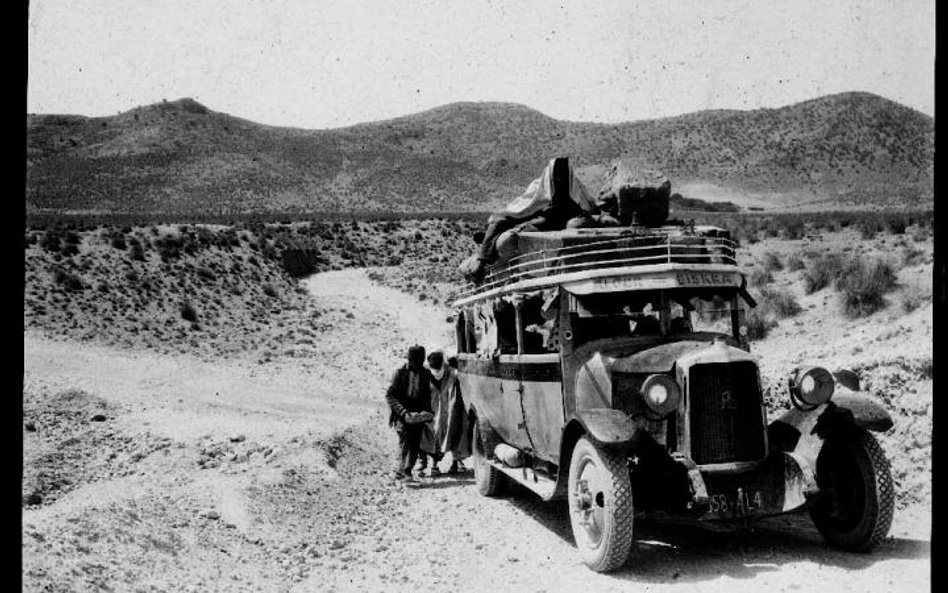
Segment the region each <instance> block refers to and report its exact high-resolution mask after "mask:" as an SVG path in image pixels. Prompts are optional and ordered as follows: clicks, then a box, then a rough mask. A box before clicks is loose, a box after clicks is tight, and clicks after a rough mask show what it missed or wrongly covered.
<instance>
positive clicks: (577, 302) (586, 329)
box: [570, 289, 743, 344]
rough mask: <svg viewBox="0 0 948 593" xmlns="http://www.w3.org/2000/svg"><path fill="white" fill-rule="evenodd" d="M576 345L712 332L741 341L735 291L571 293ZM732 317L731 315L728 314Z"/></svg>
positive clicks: (739, 304) (741, 309)
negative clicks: (615, 338)
mask: <svg viewBox="0 0 948 593" xmlns="http://www.w3.org/2000/svg"><path fill="white" fill-rule="evenodd" d="M570 296H571V298H570V314H571V318H572V325H573V332H574V335H575V338H574V339H575V340H576V343H577V344H578V343H583V342H588V341H590V340H596V339H601V338H608V337H620V336H672V335H682V334H689V333H695V332H712V333H720V334H726V335H730V336H733V337H734V338H735V339H740V338H739V334H738V330H739V324H740V320H741V319H742V318H743V308H742V301H741V300H740V299H739V298H736V291H735V290H734V289H730V290H718V291H715V292H711V291H695V290H687V291H686V290H665V291H635V292H616V293H599V294H589V295H570ZM732 313H734V314H732Z"/></svg>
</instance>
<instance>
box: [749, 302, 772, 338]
mask: <svg viewBox="0 0 948 593" xmlns="http://www.w3.org/2000/svg"><path fill="white" fill-rule="evenodd" d="M744 324H745V325H746V326H747V339H748V340H763V339H764V338H766V337H767V335H768V334H769V333H770V330H772V329H773V328H775V327H777V322H776V321H775V320H773V319H771V318H770V317H768V316H767V314H766V312H764V311H762V310H761V308H760V307H756V308H754V309H751V310H750V311H748V313H747V316H746V317H745V318H744Z"/></svg>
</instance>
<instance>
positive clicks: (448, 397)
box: [421, 348, 471, 476]
mask: <svg viewBox="0 0 948 593" xmlns="http://www.w3.org/2000/svg"><path fill="white" fill-rule="evenodd" d="M428 371H429V373H430V374H431V409H432V411H433V412H434V418H433V419H432V420H431V422H430V423H428V425H427V426H426V429H425V431H424V433H423V435H422V442H421V448H422V450H424V451H426V452H427V453H429V454H430V455H431V458H432V467H431V472H430V475H431V476H437V475H440V474H441V471H440V470H439V469H438V462H439V461H440V460H441V459H442V458H443V457H444V454H445V453H450V454H451V467H450V468H449V469H448V474H457V473H461V472H465V471H467V468H466V467H464V463H463V460H464V459H466V458H467V457H470V455H471V441H470V430H469V426H468V420H467V412H466V410H465V409H464V400H463V399H462V397H461V384H460V383H459V382H458V372H457V370H456V369H454V368H452V367H451V366H450V365H448V364H447V361H446V360H445V355H444V350H443V349H442V348H435V349H434V350H432V351H431V352H430V353H429V354H428Z"/></svg>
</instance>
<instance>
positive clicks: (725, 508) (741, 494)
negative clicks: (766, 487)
mask: <svg viewBox="0 0 948 593" xmlns="http://www.w3.org/2000/svg"><path fill="white" fill-rule="evenodd" d="M708 502H709V503H710V505H711V506H710V508H709V509H708V510H709V511H711V512H712V513H717V514H719V515H721V516H724V517H740V516H743V515H747V514H749V513H753V512H754V511H756V510H757V509H760V508H761V507H762V506H763V502H764V500H763V497H761V495H760V490H747V491H745V490H744V489H743V488H738V489H737V492H727V493H717V494H712V495H711V496H710V499H709V501H708Z"/></svg>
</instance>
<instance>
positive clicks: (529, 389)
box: [520, 354, 566, 464]
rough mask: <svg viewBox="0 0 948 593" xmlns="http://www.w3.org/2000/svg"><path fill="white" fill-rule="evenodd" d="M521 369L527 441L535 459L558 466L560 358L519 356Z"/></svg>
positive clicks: (561, 417) (561, 418)
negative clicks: (530, 444)
mask: <svg viewBox="0 0 948 593" xmlns="http://www.w3.org/2000/svg"><path fill="white" fill-rule="evenodd" d="M520 369H521V379H522V381H523V410H524V417H525V419H526V430H527V437H528V439H529V440H530V441H531V442H532V443H533V449H534V454H535V455H536V456H537V457H539V458H540V459H543V460H545V461H549V462H551V463H554V464H559V457H560V441H561V440H562V436H563V428H564V426H565V425H566V419H565V417H564V415H563V388H562V385H563V383H562V374H561V367H560V357H559V355H558V354H539V355H530V354H525V355H521V356H520Z"/></svg>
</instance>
